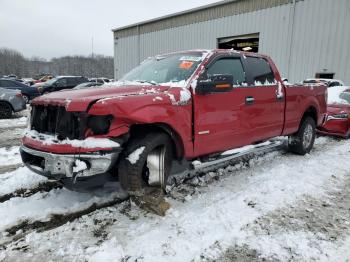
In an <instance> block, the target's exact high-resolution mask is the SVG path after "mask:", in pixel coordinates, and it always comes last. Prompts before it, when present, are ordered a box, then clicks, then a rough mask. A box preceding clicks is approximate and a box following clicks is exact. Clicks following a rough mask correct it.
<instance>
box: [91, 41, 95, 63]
mask: <svg viewBox="0 0 350 262" xmlns="http://www.w3.org/2000/svg"><path fill="white" fill-rule="evenodd" d="M91 57H92V59H94V37H92V38H91Z"/></svg>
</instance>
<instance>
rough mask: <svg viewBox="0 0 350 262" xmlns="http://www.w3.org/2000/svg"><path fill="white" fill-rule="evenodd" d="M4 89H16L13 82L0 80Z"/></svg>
mask: <svg viewBox="0 0 350 262" xmlns="http://www.w3.org/2000/svg"><path fill="white" fill-rule="evenodd" d="M2 82H3V85H4V87H17V85H16V83H15V82H12V81H8V80H2Z"/></svg>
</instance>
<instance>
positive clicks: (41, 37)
mask: <svg viewBox="0 0 350 262" xmlns="http://www.w3.org/2000/svg"><path fill="white" fill-rule="evenodd" d="M217 1H218V0H173V1H169V0H145V1H141V0H124V1H121V0H96V1H92V0H0V47H8V48H13V49H16V50H18V51H20V52H22V54H23V55H24V56H26V57H32V56H40V57H43V58H47V59H50V58H52V57H58V56H63V55H88V54H91V49H92V43H91V42H92V38H93V39H94V53H97V54H103V55H113V35H112V32H111V29H113V28H116V27H121V26H125V25H128V24H131V23H135V22H140V21H144V20H148V19H152V18H156V17H159V16H163V15H167V14H171V13H174V12H178V11H183V10H186V9H190V8H194V7H198V6H201V5H205V4H209V3H213V2H217Z"/></svg>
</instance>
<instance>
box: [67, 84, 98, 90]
mask: <svg viewBox="0 0 350 262" xmlns="http://www.w3.org/2000/svg"><path fill="white" fill-rule="evenodd" d="M102 85H103V84H102V83H99V82H87V83H82V84H79V85H77V86H76V87H74V88H73V89H74V90H79V89H85V88H89V87H97V86H102Z"/></svg>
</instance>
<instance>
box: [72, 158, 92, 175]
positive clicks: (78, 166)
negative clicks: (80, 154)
mask: <svg viewBox="0 0 350 262" xmlns="http://www.w3.org/2000/svg"><path fill="white" fill-rule="evenodd" d="M87 168H88V167H87V165H86V163H85V162H84V161H81V160H79V159H77V160H75V162H74V166H73V172H74V173H79V172H81V171H84V170H86V169H87Z"/></svg>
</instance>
